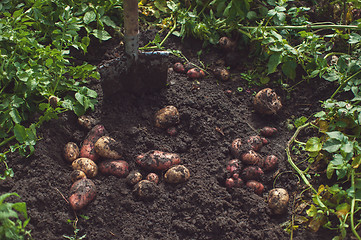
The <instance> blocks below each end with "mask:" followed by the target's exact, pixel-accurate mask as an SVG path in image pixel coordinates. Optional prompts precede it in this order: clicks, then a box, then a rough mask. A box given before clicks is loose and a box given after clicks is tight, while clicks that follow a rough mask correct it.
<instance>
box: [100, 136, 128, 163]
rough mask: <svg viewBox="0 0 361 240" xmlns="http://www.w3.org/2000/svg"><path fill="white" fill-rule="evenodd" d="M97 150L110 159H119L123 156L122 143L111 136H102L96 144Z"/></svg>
mask: <svg viewBox="0 0 361 240" xmlns="http://www.w3.org/2000/svg"><path fill="white" fill-rule="evenodd" d="M94 149H95V152H96V153H97V154H98V155H99V156H101V157H103V158H110V159H119V158H121V157H122V155H121V154H120V153H121V152H122V145H121V143H120V142H117V141H115V140H114V139H113V138H111V137H109V136H102V137H101V138H99V139H98V141H96V143H95V144H94Z"/></svg>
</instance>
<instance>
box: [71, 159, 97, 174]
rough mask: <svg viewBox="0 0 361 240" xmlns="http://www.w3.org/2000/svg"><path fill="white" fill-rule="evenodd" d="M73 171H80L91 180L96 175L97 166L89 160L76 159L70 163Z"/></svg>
mask: <svg viewBox="0 0 361 240" xmlns="http://www.w3.org/2000/svg"><path fill="white" fill-rule="evenodd" d="M72 167H73V169H74V170H81V171H83V172H84V173H85V175H86V176H87V177H88V178H93V177H95V176H96V175H97V174H98V166H97V165H96V164H95V162H94V161H92V160H90V159H89V158H78V159H76V160H75V161H74V162H73V163H72Z"/></svg>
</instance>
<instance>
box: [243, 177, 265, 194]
mask: <svg viewBox="0 0 361 240" xmlns="http://www.w3.org/2000/svg"><path fill="white" fill-rule="evenodd" d="M246 186H247V187H249V188H251V189H252V190H253V192H254V193H256V194H258V195H262V193H263V191H264V186H263V184H262V183H260V182H257V181H255V180H250V181H248V182H247V183H246Z"/></svg>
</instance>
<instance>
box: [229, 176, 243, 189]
mask: <svg viewBox="0 0 361 240" xmlns="http://www.w3.org/2000/svg"><path fill="white" fill-rule="evenodd" d="M242 185H243V181H242V179H240V178H227V179H226V188H238V187H241V186H242Z"/></svg>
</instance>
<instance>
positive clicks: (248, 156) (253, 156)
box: [241, 150, 264, 167]
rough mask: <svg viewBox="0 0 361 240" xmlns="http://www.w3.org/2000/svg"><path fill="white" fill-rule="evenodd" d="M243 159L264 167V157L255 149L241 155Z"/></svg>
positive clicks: (250, 163) (244, 161)
mask: <svg viewBox="0 0 361 240" xmlns="http://www.w3.org/2000/svg"><path fill="white" fill-rule="evenodd" d="M241 160H242V162H243V163H245V164H247V165H257V166H259V167H263V164H264V161H263V157H262V156H261V155H260V154H258V153H256V152H255V151H254V150H249V151H248V152H245V153H243V154H242V155H241Z"/></svg>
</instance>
